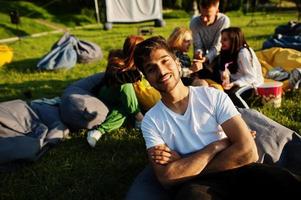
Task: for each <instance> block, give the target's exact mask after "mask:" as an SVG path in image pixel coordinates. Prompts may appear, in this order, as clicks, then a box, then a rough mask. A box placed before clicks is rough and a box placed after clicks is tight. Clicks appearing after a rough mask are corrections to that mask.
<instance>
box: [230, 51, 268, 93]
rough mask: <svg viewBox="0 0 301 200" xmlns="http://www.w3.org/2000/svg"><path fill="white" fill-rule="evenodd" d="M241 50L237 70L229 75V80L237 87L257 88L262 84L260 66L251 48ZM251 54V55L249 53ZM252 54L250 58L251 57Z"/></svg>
mask: <svg viewBox="0 0 301 200" xmlns="http://www.w3.org/2000/svg"><path fill="white" fill-rule="evenodd" d="M249 49H250V51H249V50H248V49H247V48H242V49H241V50H240V51H239V53H238V58H237V65H238V70H237V72H236V73H235V74H231V75H230V77H231V80H233V83H235V84H236V85H238V86H239V87H242V86H246V85H253V86H258V85H260V84H262V83H263V82H264V78H263V75H262V69H261V64H260V62H259V60H258V58H257V56H256V54H255V52H254V51H253V49H252V48H249ZM250 52H251V53H250ZM251 54H252V57H251Z"/></svg>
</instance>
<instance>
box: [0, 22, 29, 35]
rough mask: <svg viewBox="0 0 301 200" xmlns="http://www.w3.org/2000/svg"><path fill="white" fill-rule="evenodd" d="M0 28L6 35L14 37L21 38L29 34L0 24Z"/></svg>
mask: <svg viewBox="0 0 301 200" xmlns="http://www.w3.org/2000/svg"><path fill="white" fill-rule="evenodd" d="M0 28H3V29H5V31H6V32H7V33H11V34H12V35H15V36H16V37H21V36H28V35H29V34H28V33H27V32H25V31H23V30H20V29H18V28H17V27H16V28H11V27H9V26H7V25H5V24H0Z"/></svg>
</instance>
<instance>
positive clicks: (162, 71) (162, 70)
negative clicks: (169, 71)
mask: <svg viewBox="0 0 301 200" xmlns="http://www.w3.org/2000/svg"><path fill="white" fill-rule="evenodd" d="M158 73H159V75H160V76H162V75H164V74H165V73H166V67H165V66H164V65H162V64H158Z"/></svg>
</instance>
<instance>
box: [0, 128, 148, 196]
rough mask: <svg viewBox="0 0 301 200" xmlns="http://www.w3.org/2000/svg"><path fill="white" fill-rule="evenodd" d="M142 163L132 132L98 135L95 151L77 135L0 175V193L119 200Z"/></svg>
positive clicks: (142, 155) (137, 138)
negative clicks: (15, 169) (14, 169)
mask: <svg viewBox="0 0 301 200" xmlns="http://www.w3.org/2000/svg"><path fill="white" fill-rule="evenodd" d="M146 162H147V159H146V151H145V146H144V142H143V138H142V136H141V134H140V133H139V132H138V131H135V130H129V129H125V128H121V129H119V130H117V131H114V132H112V133H109V134H106V135H104V136H103V137H102V138H101V140H100V141H99V142H98V143H97V145H96V147H95V148H91V147H90V146H89V145H88V144H87V142H86V139H85V137H84V136H83V135H77V136H75V137H73V138H72V139H70V140H67V141H64V142H62V143H61V144H59V145H57V146H56V147H55V148H52V149H50V150H49V151H48V152H47V153H46V154H45V155H44V156H43V157H42V158H41V159H40V160H39V161H38V162H35V163H32V164H29V165H26V166H25V167H22V168H21V169H19V170H18V171H16V172H14V173H10V174H0V179H1V180H7V179H8V178H9V180H10V181H2V182H0V186H1V187H0V192H1V194H2V196H3V197H4V196H5V197H7V198H6V199H11V198H12V196H13V197H14V198H15V199H75V200H77V199H102V200H111V199H124V197H125V195H126V192H127V191H128V189H129V187H130V185H131V183H132V182H133V180H134V178H135V177H136V176H137V174H138V173H139V172H140V171H141V170H142V169H143V168H144V166H145V164H146ZM24 177H27V178H24ZM4 182H6V183H5V184H4ZM41 184H42V185H41ZM28 191H31V192H28Z"/></svg>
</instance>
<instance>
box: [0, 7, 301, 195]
mask: <svg viewBox="0 0 301 200" xmlns="http://www.w3.org/2000/svg"><path fill="white" fill-rule="evenodd" d="M0 14H1V13H0ZM175 15H178V14H175ZM181 15H182V14H181ZM228 15H229V16H230V19H231V22H232V25H233V26H240V27H242V29H243V30H244V32H245V34H246V36H247V40H248V42H249V44H250V46H251V47H253V48H254V49H256V50H259V49H260V48H261V46H262V43H263V41H264V40H265V39H266V38H268V37H269V36H270V35H271V34H272V33H273V31H274V28H275V27H276V26H277V25H280V24H284V23H287V22H288V21H289V20H292V19H295V18H296V17H297V16H296V11H290V12H280V13H256V14H255V22H256V23H257V25H256V26H247V24H248V23H249V22H250V20H251V16H250V15H247V16H243V15H242V14H241V13H238V12H231V13H228ZM170 16H172V14H170ZM0 18H1V15H0ZM189 20H190V18H189V17H185V18H177V19H174V18H170V19H166V26H165V27H163V28H154V27H152V28H153V32H154V35H162V36H164V37H167V36H168V35H169V34H170V33H171V31H172V29H173V28H174V27H176V26H187V27H188V24H189ZM24 23H25V22H24ZM26 23H27V22H26ZM28 23H30V22H28ZM141 25H149V26H151V25H153V22H147V23H141V24H119V25H115V24H114V26H113V29H112V30H110V31H104V30H102V27H98V26H95V27H92V28H88V29H82V30H72V31H71V33H72V34H74V35H76V36H77V37H78V38H79V39H82V40H87V41H91V42H95V43H97V44H98V45H99V46H100V47H101V48H102V50H103V53H104V59H102V60H101V61H100V62H98V63H93V64H77V65H76V66H75V67H74V68H72V69H71V70H60V71H56V72H40V71H37V70H36V64H37V62H38V61H39V60H40V59H41V57H42V56H43V55H45V54H46V53H47V52H48V51H49V49H50V47H51V45H52V44H53V43H54V42H55V41H57V40H58V39H59V38H60V36H61V35H60V34H55V35H48V36H43V37H40V38H26V39H22V40H21V41H18V42H15V43H11V44H9V46H10V47H12V48H13V49H14V60H13V62H12V63H10V64H7V65H5V66H3V67H1V68H0V94H1V95H0V101H7V100H11V99H17V98H19V99H25V100H31V99H35V98H41V97H49V98H51V97H55V96H60V95H61V94H62V91H63V89H64V88H66V86H67V85H68V84H70V83H72V82H74V81H75V80H78V79H81V78H83V77H86V76H89V75H91V74H94V73H97V72H100V71H103V70H104V69H105V66H106V63H107V62H106V58H107V55H108V51H109V50H110V49H113V48H121V47H122V43H123V40H124V39H125V37H126V36H128V35H130V34H137V31H138V28H139V27H140V26H141ZM24 26H25V24H24ZM35 28H36V29H38V30H42V27H35ZM31 31H36V30H33V29H32V30H31ZM3 34H5V33H3ZM2 36H3V35H2V32H0V38H3V37H2ZM146 37H148V36H146ZM28 93H31V94H32V97H31V98H28V97H27V96H25V95H24V94H28ZM300 97H301V93H300V92H295V93H289V94H286V96H285V97H284V99H283V102H282V107H281V108H279V109H274V108H271V107H268V106H265V107H262V106H258V107H256V109H258V110H260V111H261V112H263V113H265V114H266V115H267V116H269V117H271V118H273V119H275V120H277V121H279V122H281V123H282V124H284V125H286V126H288V127H289V128H292V129H294V130H296V131H298V132H299V133H300V132H301V120H300V116H301V105H300V103H299V102H300V101H299V99H300ZM146 162H147V160H146V153H145V147H144V142H143V139H142V136H141V135H140V134H139V133H138V132H137V131H134V130H130V129H127V128H121V129H119V130H117V131H114V132H112V133H110V134H106V135H105V136H104V137H103V138H102V139H101V141H100V142H99V143H98V144H97V146H96V148H95V149H92V148H90V147H89V146H88V144H87V142H86V140H85V136H84V131H81V132H78V133H72V138H71V139H69V140H66V141H64V142H63V143H61V144H60V145H58V146H56V147H55V148H53V149H51V150H50V151H49V152H47V153H46V154H45V155H44V156H43V157H42V158H41V159H40V160H38V161H37V162H35V163H29V164H26V165H24V166H23V167H22V168H20V169H18V170H16V171H15V172H10V173H2V174H0V199H3V200H4V199H5V200H8V199H102V200H109V199H123V198H124V196H125V194H126V191H127V190H128V187H129V185H130V184H131V182H132V181H133V179H134V177H135V176H136V175H137V174H138V172H139V171H140V170H141V169H142V168H143V167H144V165H145V164H146Z"/></svg>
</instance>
